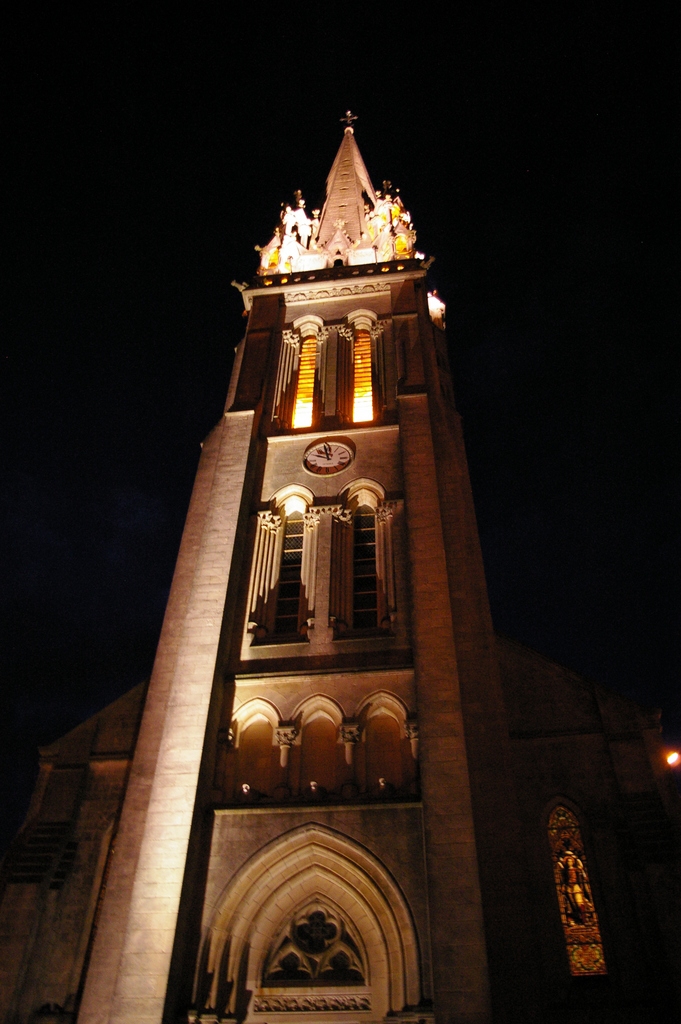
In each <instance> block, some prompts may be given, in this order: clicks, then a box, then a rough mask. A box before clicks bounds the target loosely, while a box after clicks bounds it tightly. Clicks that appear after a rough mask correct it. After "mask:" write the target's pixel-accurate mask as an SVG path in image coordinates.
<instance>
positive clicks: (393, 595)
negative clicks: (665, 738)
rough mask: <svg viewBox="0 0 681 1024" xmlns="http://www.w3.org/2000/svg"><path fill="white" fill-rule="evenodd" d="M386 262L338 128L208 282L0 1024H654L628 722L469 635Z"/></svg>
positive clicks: (354, 158) (465, 511)
mask: <svg viewBox="0 0 681 1024" xmlns="http://www.w3.org/2000/svg"><path fill="white" fill-rule="evenodd" d="M415 246H416V236H415V232H414V228H413V225H412V223H411V219H410V216H409V213H408V212H407V210H406V209H405V206H404V204H403V202H402V199H401V197H400V196H399V194H398V193H396V192H394V191H393V190H392V188H391V186H390V183H388V182H385V183H384V187H383V190H382V191H381V192H376V191H375V190H374V188H373V185H372V183H371V180H370V178H369V175H368V173H367V170H366V168H365V166H364V163H363V161H362V158H361V155H360V153H359V150H358V147H357V144H356V141H355V137H354V132H353V129H352V127H351V124H350V122H349V123H348V127H347V128H346V129H345V132H344V135H343V140H342V143H341V146H340V149H339V152H338V155H337V157H336V160H335V162H334V164H333V166H332V169H331V172H330V174H329V177H328V180H327V198H326V203H325V205H324V208H323V210H321V211H312V215H311V216H310V215H308V213H307V211H306V208H305V203H304V200H303V199H302V197H301V195H300V193H298V194H296V197H295V199H294V201H293V202H292V204H291V205H290V206H287V207H285V208H284V210H283V213H282V216H281V221H280V224H279V225H278V227H277V229H276V231H275V233H274V236H273V238H272V239H271V241H270V242H269V243H268V244H267V245H266V246H264V247H263V248H262V249H260V268H259V273H258V275H257V277H256V278H255V280H254V281H253V282H252V283H251V284H250V285H248V286H242V293H243V299H244V304H245V307H246V310H247V312H248V326H247V330H246V334H245V337H244V339H243V341H242V342H241V344H240V345H239V347H238V349H237V357H236V361H235V366H234V370H233V374H232V380H231V384H230V388H229V394H228V398H227V404H226V410H225V413H224V416H223V418H222V419H221V421H220V423H218V424H217V426H216V427H215V428H214V430H213V431H212V433H211V434H210V435H209V437H208V438H207V439H206V441H205V443H204V445H203V451H202V456H201V461H200V465H199V469H198V473H197V478H196V483H195V487H194V492H193V496H192V500H191V505H190V509H189V513H188V517H187V523H186V527H185V531H184V535H183V540H182V545H181V548H180V552H179V556H178V562H177V567H176V571H175V576H174V580H173V586H172V590H171V594H170V598H169V603H168V608H167V612H166V617H165V621H164V626H163V631H162V635H161V639H160V642H159V648H158V653H157V657H156V662H155V665H154V670H153V674H152V677H151V680H150V682H149V685H148V687H147V688H138V689H137V690H135V691H132V692H131V693H130V694H129V695H127V696H126V697H124V698H122V699H121V700H120V701H118V702H116V703H115V704H114V705H112V706H111V707H110V708H107V709H105V710H104V711H103V712H102V713H101V714H100V715H98V716H95V718H94V719H92V720H90V721H89V722H88V723H85V724H84V725H83V726H80V727H79V728H78V729H76V730H74V732H73V733H71V734H69V735H68V736H67V737H65V738H64V739H63V740H61V741H58V742H57V743H56V744H54V745H53V746H52V747H50V748H49V749H48V750H45V751H43V753H42V763H41V775H40V779H39V783H38V787H37V789H36V794H35V797H34V801H33V804H32V807H31V810H30V812H29V815H28V819H27V822H26V825H25V827H24V829H23V830H22V833H21V834H20V836H19V837H18V838H17V841H16V843H15V845H14V847H13V848H12V850H10V853H9V856H8V858H7V862H6V864H5V868H4V876H3V878H4V888H3V894H4V895H3V902H2V904H1V905H0V941H2V943H3V944H4V948H5V956H4V957H3V967H2V970H3V972H4V980H3V985H2V990H3V995H2V999H3V1003H2V1006H3V1013H4V1014H5V1017H6V1019H7V1020H9V1021H12V1022H16V1024H19V1022H21V1024H23V1022H29V1021H39V1020H40V1021H42V1022H43V1024H47V1022H48V1021H60V1022H64V1024H65V1022H66V1021H73V1020H75V1019H77V1020H78V1022H79V1024H104V1022H107V1024H109V1022H111V1024H113V1022H116V1024H123V1022H126V1024H127V1022H130V1024H132V1022H140V1024H141V1022H145V1024H146V1022H149V1024H152V1022H160V1021H168V1022H170V1021H173V1022H175V1021H180V1020H183V1021H187V1022H188V1024H194V1022H211V1024H213V1022H215V1024H217V1022H218V1021H220V1022H222V1021H227V1020H234V1021H239V1022H249V1024H255V1022H262V1024H276V1022H284V1021H289V1022H294V1021H298V1020H301V1021H302V1020H304V1021H310V1022H315V1021H316V1022H321V1021H333V1022H339V1024H349V1022H353V1024H359V1022H362V1021H366V1022H371V1024H376V1022H386V1024H387V1022H388V1021H409V1022H416V1021H422V1022H428V1024H430V1022H437V1024H449V1022H471V1024H472V1022H488V1021H495V1022H497V1021H499V1022H509V1024H510V1022H516V1021H518V1022H520V1021H523V1022H529V1021H535V1022H540V1021H555V1022H559V1021H560V1022H562V1021H586V1020H589V1021H613V1022H614V1021H631V1022H632V1024H633V1022H636V1024H639V1022H640V1024H644V1022H645V1024H648V1022H651V1024H652V1022H657V1021H672V1020H676V1019H678V1014H679V1012H680V1007H681V973H680V971H679V965H681V939H680V938H679V895H680V892H681V862H680V861H679V837H680V835H681V813H680V808H679V800H678V794H677V793H676V789H675V787H674V784H673V781H672V780H671V778H670V776H669V773H668V769H667V768H666V765H665V764H664V759H663V757H662V751H661V749H660V739H659V721H658V719H657V718H656V717H655V715H654V714H653V713H651V712H648V711H646V710H644V709H642V708H639V707H638V706H636V705H634V704H633V703H632V702H630V701H627V700H625V699H623V698H621V697H618V696H617V695H615V694H613V693H611V692H608V691H606V690H605V689H603V688H601V687H599V686H597V685H595V684H593V683H590V682H588V681H586V680H584V679H581V678H580V677H578V676H576V675H574V674H573V673H570V672H569V671H568V670H566V669H563V668H561V667H560V666H557V665H554V664H553V663H551V662H549V661H547V660H546V659H544V658H542V657H540V656H539V655H537V654H536V653H534V652H532V651H529V650H527V649H525V648H522V647H520V646H518V645H516V644H514V643H513V642H512V641H509V640H507V639H504V638H500V637H498V636H496V635H495V633H494V631H493V627H492V622H491V616H490V612H489V605H488V599H487V593H486V587H485V579H484V572H483V566H482V560H481V555H480V548H479V541H478V535H477V528H476V523H475V515H474V509H473V502H472V497H471V493H470V485H469V480H468V473H467V467H466V460H465V453H464V448H463V441H462V434H461V428H460V423H459V420H458V416H457V413H456V411H455V408H454V400H453V389H452V382H451V377H450V373H449V368H448V359H447V348H446V342H445V335H444V307H443V305H442V303H441V302H440V301H439V300H438V299H437V297H436V296H433V295H429V294H428V291H427V285H426V272H427V262H426V261H425V258H424V257H423V255H422V254H420V253H418V252H417V251H416V247H415Z"/></svg>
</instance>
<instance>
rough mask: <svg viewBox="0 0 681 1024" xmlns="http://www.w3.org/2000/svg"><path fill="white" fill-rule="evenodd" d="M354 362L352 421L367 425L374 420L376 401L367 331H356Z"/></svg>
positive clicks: (369, 341)
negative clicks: (373, 390)
mask: <svg viewBox="0 0 681 1024" xmlns="http://www.w3.org/2000/svg"><path fill="white" fill-rule="evenodd" d="M353 362H354V386H353V403H352V421H353V423H367V422H368V421H369V420H372V419H373V418H374V400H373V392H372V388H371V335H370V334H369V332H368V331H367V330H363V329H361V328H359V329H357V330H356V331H355V344H354V348H353Z"/></svg>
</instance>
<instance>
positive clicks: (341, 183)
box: [319, 125, 376, 245]
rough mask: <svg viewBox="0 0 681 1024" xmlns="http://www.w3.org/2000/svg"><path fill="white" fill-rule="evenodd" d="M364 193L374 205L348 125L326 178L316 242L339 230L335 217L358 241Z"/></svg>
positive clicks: (351, 236)
mask: <svg viewBox="0 0 681 1024" xmlns="http://www.w3.org/2000/svg"><path fill="white" fill-rule="evenodd" d="M365 195H366V196H368V197H369V200H370V202H371V205H372V207H373V206H375V204H376V193H375V192H374V186H373V185H372V184H371V179H370V177H369V174H368V171H367V169H366V167H365V166H364V161H363V160H362V156H361V154H360V151H359V148H358V146H357V143H356V142H355V133H354V131H353V130H352V127H351V126H350V125H348V127H347V128H346V129H345V132H344V133H343V141H342V142H341V144H340V149H339V150H338V153H337V155H336V159H335V160H334V162H333V166H332V167H331V170H330V171H329V176H328V178H327V179H326V202H325V203H324V209H323V210H322V216H321V221H320V226H319V244H320V245H326V244H327V243H328V242H329V241H331V239H332V238H333V236H334V235H335V234H336V232H337V231H338V230H339V225H338V221H339V220H342V221H343V222H344V225H343V230H344V232H345V234H346V235H347V236H348V238H349V239H350V241H351V242H356V241H358V239H359V238H360V237H361V235H362V232H363V231H364V230H365V228H366V222H365V219H364V203H365V199H364V196H365Z"/></svg>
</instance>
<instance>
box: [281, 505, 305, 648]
mask: <svg viewBox="0 0 681 1024" xmlns="http://www.w3.org/2000/svg"><path fill="white" fill-rule="evenodd" d="M303 539H304V523H303V516H302V514H301V513H300V512H292V513H291V515H290V516H287V517H286V525H285V526H284V543H283V550H282V552H281V566H280V569H279V586H278V590H277V605H276V613H275V618H274V632H275V633H277V634H279V635H281V634H287V633H297V632H299V629H300V610H301V609H300V604H301V602H300V598H301V590H302V580H301V576H300V572H301V568H302V564H303Z"/></svg>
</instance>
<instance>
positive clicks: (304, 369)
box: [293, 334, 317, 428]
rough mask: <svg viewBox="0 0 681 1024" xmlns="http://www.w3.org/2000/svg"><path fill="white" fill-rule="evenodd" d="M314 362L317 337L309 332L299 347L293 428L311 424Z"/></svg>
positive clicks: (315, 360) (315, 361)
mask: <svg viewBox="0 0 681 1024" xmlns="http://www.w3.org/2000/svg"><path fill="white" fill-rule="evenodd" d="M316 363H317V338H316V336H315V335H314V334H309V335H308V336H307V337H306V338H304V339H303V342H302V345H301V348H300V357H299V363H298V383H297V385H296V404H295V406H294V409H293V426H294V428H298V427H311V426H312V409H313V405H314V379H315V368H316Z"/></svg>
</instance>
